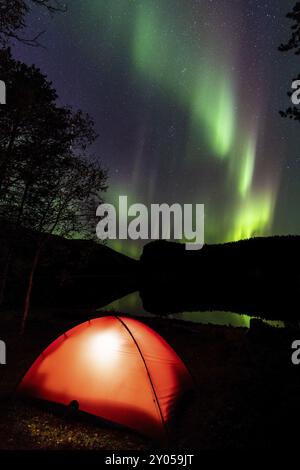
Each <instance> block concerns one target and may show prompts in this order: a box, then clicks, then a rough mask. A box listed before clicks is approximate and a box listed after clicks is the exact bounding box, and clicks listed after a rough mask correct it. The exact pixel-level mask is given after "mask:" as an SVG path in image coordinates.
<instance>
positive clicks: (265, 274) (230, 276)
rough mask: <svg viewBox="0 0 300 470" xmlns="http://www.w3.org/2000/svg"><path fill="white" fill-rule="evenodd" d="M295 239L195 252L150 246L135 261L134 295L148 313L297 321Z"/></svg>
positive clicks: (299, 245) (299, 278)
mask: <svg viewBox="0 0 300 470" xmlns="http://www.w3.org/2000/svg"><path fill="white" fill-rule="evenodd" d="M299 249H300V236H274V237H266V238H253V239H249V240H242V241H239V242H231V243H225V244H220V245H205V246H204V247H203V249H202V250H199V251H186V250H185V246H184V245H182V244H177V243H173V242H167V241H155V242H152V243H149V244H148V245H146V246H145V247H144V251H143V254H142V256H141V266H140V267H141V280H140V293H141V298H142V301H143V304H144V307H145V309H146V310H147V311H149V312H150V313H155V314H167V313H176V312H184V311H207V310H211V311H212V310H222V311H232V312H236V313H241V314H249V315H255V316H260V317H262V318H266V319H270V320H286V321H290V322H298V321H300V310H299V290H300V250H299Z"/></svg>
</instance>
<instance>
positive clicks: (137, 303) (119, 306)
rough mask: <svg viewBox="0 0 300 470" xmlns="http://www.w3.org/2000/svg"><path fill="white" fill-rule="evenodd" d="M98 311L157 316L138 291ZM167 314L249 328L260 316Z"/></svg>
mask: <svg viewBox="0 0 300 470" xmlns="http://www.w3.org/2000/svg"><path fill="white" fill-rule="evenodd" d="M98 311H112V312H121V313H125V314H130V315H135V316H141V317H143V316H147V317H155V314H153V313H150V312H148V311H147V310H145V308H144V306H143V303H142V300H141V298H140V295H139V293H138V292H133V293H131V294H129V295H126V296H124V297H121V298H120V299H117V300H115V301H113V302H111V303H110V304H108V305H106V306H105V307H101V308H100V309H98ZM165 314H166V317H165V318H166V319H175V320H181V321H189V322H193V323H202V324H213V325H226V326H232V327H234V328H239V327H240V328H249V327H250V322H251V319H252V318H258V316H250V315H244V314H239V313H233V312H223V311H221V310H220V311H203V312H202V311H195V312H180V313H172V312H167V311H166V312H165ZM262 321H263V322H264V323H267V324H268V325H270V326H273V327H276V328H284V326H285V324H284V322H282V321H272V320H264V319H262Z"/></svg>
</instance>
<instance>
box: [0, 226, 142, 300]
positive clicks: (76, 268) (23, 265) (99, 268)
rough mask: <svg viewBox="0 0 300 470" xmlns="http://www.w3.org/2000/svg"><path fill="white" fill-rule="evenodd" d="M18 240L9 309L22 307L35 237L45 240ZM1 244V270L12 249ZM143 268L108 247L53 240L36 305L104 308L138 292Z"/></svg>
mask: <svg viewBox="0 0 300 470" xmlns="http://www.w3.org/2000/svg"><path fill="white" fill-rule="evenodd" d="M5 232H6V233H7V230H6V231H5ZM18 235H19V237H18V239H17V240H15V242H14V260H13V263H12V267H11V269H10V273H9V279H8V283H7V292H6V297H5V304H4V305H3V307H2V308H3V309H7V308H14V307H19V306H21V305H22V302H23V298H24V293H25V290H26V284H27V276H28V272H29V269H30V263H31V260H32V256H33V253H34V250H35V237H38V236H39V234H38V233H37V232H34V231H33V230H30V229H20V231H19V234H18ZM1 238H2V239H1V243H0V265H1V259H3V258H5V253H6V250H7V246H6V245H7V243H8V241H7V240H5V238H3V237H1ZM137 265H138V262H137V261H136V260H134V259H131V258H129V257H127V256H125V255H122V254H120V253H118V252H116V251H114V250H112V249H111V248H109V247H107V246H105V245H103V244H99V243H95V242H93V241H89V240H74V239H66V238H63V237H59V236H57V235H51V236H50V238H49V242H48V243H47V245H46V246H45V248H44V249H43V252H42V255H41V262H40V265H39V267H38V269H37V273H36V277H35V281H34V285H33V292H32V305H33V307H47V308H68V307H70V308H74V307H78V308H84V309H86V308H90V309H93V308H97V307H101V306H102V305H106V304H108V303H110V302H111V301H112V300H114V299H116V298H119V297H122V296H123V295H126V294H128V293H130V292H132V291H135V290H136V289H137V281H136V279H137V276H136V272H137Z"/></svg>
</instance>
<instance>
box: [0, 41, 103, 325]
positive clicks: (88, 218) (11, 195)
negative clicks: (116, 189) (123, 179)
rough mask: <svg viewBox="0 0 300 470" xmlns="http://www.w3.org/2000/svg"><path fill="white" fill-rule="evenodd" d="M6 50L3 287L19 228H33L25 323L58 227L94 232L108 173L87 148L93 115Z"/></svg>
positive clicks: (0, 151)
mask: <svg viewBox="0 0 300 470" xmlns="http://www.w3.org/2000/svg"><path fill="white" fill-rule="evenodd" d="M0 55H1V59H2V60H0V75H1V76H2V77H3V78H4V80H5V81H6V83H7V84H8V104H7V105H5V106H4V107H1V108H0V217H1V218H2V220H5V222H6V225H7V226H8V227H9V231H10V235H9V241H10V243H9V251H8V253H7V256H6V261H5V263H4V266H3V269H2V270H1V271H0V272H2V282H1V285H0V288H1V291H2V293H3V292H4V288H5V283H6V278H7V273H8V269H9V264H10V262H11V261H12V258H13V252H14V241H15V240H17V239H18V236H19V231H20V230H21V229H30V233H33V240H34V244H35V247H36V249H35V254H34V257H33V261H32V266H31V270H30V276H29V282H28V289H27V294H26V300H25V307H24V317H23V328H24V325H25V321H26V318H27V315H28V309H29V302H30V295H31V290H32V284H33V278H34V274H35V271H36V268H37V265H38V263H39V259H40V255H41V251H42V249H43V248H44V246H45V244H46V243H47V241H48V240H49V237H50V236H51V234H59V235H62V236H67V237H71V236H74V235H76V236H80V237H81V238H84V237H92V236H93V235H94V233H95V226H96V220H95V213H96V204H97V205H98V204H99V203H100V202H101V201H102V199H101V194H102V192H103V191H104V190H105V189H106V172H105V171H104V170H103V169H102V167H101V165H100V163H99V162H98V161H97V160H95V161H92V160H91V158H90V156H89V155H88V153H87V150H88V148H89V146H90V145H91V144H92V143H93V142H94V140H95V139H96V137H97V136H96V133H95V131H94V125H93V121H92V119H91V118H90V117H89V116H88V115H86V114H84V113H83V112H82V111H77V112H74V111H73V110H72V109H70V108H65V107H59V106H58V105H57V103H56V99H57V95H56V92H55V90H54V89H53V88H52V85H51V83H49V82H48V81H47V78H46V77H45V76H44V75H43V74H42V73H41V72H40V71H39V70H38V69H37V68H36V67H34V66H30V67H29V66H27V65H25V64H23V63H21V62H19V61H16V60H14V59H13V57H12V56H11V53H10V51H9V50H2V51H1V52H0ZM2 236H5V237H6V238H7V234H4V233H3V232H2Z"/></svg>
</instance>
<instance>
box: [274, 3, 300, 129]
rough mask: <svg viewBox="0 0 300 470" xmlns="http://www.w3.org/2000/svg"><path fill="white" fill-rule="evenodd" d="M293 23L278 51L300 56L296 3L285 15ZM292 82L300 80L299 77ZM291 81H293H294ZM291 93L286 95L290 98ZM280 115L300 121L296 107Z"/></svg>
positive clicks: (299, 10)
mask: <svg viewBox="0 0 300 470" xmlns="http://www.w3.org/2000/svg"><path fill="white" fill-rule="evenodd" d="M287 18H289V19H290V20H291V21H292V22H293V23H292V25H291V36H290V38H289V39H288V41H287V43H285V44H281V45H280V46H279V50H280V51H281V52H293V53H294V54H295V55H300V2H297V3H296V5H295V6H294V8H293V10H292V11H291V12H290V13H288V14H287ZM294 80H300V75H299V76H298V77H296V78H295V79H294ZM294 80H293V81H294ZM291 95H292V93H290V92H289V93H288V96H289V97H291ZM280 115H281V116H282V117H285V118H287V117H288V118H290V119H293V120H295V121H300V109H299V108H298V107H296V106H290V107H289V108H288V109H287V110H286V111H280Z"/></svg>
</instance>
